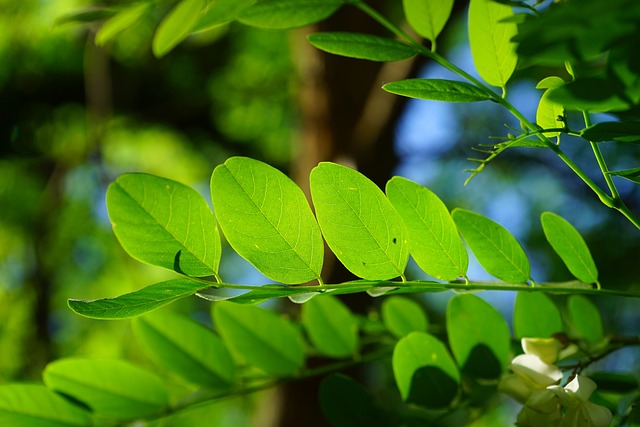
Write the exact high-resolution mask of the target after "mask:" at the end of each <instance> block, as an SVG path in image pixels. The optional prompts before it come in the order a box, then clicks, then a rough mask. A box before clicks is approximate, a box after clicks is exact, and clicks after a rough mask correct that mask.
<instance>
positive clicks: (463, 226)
mask: <svg viewBox="0 0 640 427" xmlns="http://www.w3.org/2000/svg"><path fill="white" fill-rule="evenodd" d="M452 216H453V221H454V222H455V223H456V226H457V227H458V230H459V231H460V233H461V234H462V237H464V240H465V241H466V242H467V245H469V248H471V251H472V252H473V254H474V255H475V256H476V258H477V259H478V262H479V263H480V265H482V267H483V268H484V269H485V270H487V273H489V274H491V275H492V276H494V277H496V278H498V279H500V280H504V281H505V282H508V283H524V282H526V281H527V280H529V276H530V274H531V267H530V265H529V260H528V259H527V256H526V255H525V253H524V251H523V250H522V247H521V246H520V244H519V243H518V241H517V240H516V239H515V237H513V236H512V235H511V233H509V231H507V229H506V228H504V227H503V226H501V225H500V224H498V223H497V222H494V221H492V220H490V219H489V218H487V217H485V216H482V215H480V214H478V213H475V212H471V211H467V210H464V209H455V210H454V211H453V214H452Z"/></svg>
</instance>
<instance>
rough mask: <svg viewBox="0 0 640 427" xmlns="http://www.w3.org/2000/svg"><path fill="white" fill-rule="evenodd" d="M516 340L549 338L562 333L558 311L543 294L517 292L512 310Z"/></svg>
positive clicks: (560, 317)
mask: <svg viewBox="0 0 640 427" xmlns="http://www.w3.org/2000/svg"><path fill="white" fill-rule="evenodd" d="M513 329H514V331H515V335H516V337H517V338H550V337H551V336H552V335H553V334H556V333H558V332H563V331H564V326H563V324H562V316H561V315H560V310H559V309H558V307H556V305H555V304H554V303H553V301H552V300H551V298H549V297H548V296H547V295H545V294H543V293H533V292H532V293H528V292H518V295H516V302H515V308H514V310H513Z"/></svg>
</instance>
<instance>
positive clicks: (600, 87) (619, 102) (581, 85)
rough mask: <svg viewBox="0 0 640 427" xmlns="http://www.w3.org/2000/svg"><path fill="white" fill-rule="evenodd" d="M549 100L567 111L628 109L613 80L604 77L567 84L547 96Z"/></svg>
mask: <svg viewBox="0 0 640 427" xmlns="http://www.w3.org/2000/svg"><path fill="white" fill-rule="evenodd" d="M549 99H550V100H551V101H554V102H557V103H558V104H562V105H564V108H566V109H567V110H577V111H591V112H607V111H619V110H626V109H628V108H629V105H628V104H627V102H625V101H624V100H623V99H622V98H621V97H620V95H619V94H618V87H617V86H616V84H615V82H614V81H613V79H608V78H606V77H587V78H582V79H578V80H576V81H574V82H571V83H567V84H566V85H564V86H561V87H559V88H556V89H555V90H554V91H553V93H551V94H549Z"/></svg>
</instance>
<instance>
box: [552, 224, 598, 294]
mask: <svg viewBox="0 0 640 427" xmlns="http://www.w3.org/2000/svg"><path fill="white" fill-rule="evenodd" d="M540 219H541V221H542V229H543V230H544V235H545V237H546V238H547V241H549V244H551V247H553V250H554V251H556V253H557V254H558V255H560V258H562V261H563V262H564V263H565V265H566V266H567V268H568V269H569V271H570V272H571V274H573V275H574V276H575V277H576V278H577V279H578V280H580V281H582V282H584V283H598V269H597V268H596V264H595V263H594V262H593V258H592V257H591V252H589V248H588V247H587V244H586V243H585V241H584V239H583V238H582V236H581V235H580V233H579V232H578V230H576V229H575V228H574V227H573V225H571V224H570V223H569V221H567V220H566V219H564V218H562V217H561V216H560V215H556V214H554V213H552V212H544V213H543V214H542V215H541V217H540Z"/></svg>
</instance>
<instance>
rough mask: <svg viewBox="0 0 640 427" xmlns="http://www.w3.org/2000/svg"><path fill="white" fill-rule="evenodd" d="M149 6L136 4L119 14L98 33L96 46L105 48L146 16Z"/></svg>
mask: <svg viewBox="0 0 640 427" xmlns="http://www.w3.org/2000/svg"><path fill="white" fill-rule="evenodd" d="M148 7H149V5H148V4H147V3H139V4H134V5H132V6H130V7H128V8H126V9H123V10H121V11H120V12H118V13H117V14H116V15H115V16H114V17H112V18H110V19H109V20H108V21H107V22H105V23H104V24H103V25H102V27H100V29H99V30H98V32H97V33H96V39H95V41H96V45H98V46H104V45H105V44H106V43H107V42H108V41H109V40H112V39H113V38H114V37H116V36H117V35H118V34H120V33H121V32H123V31H124V30H126V29H128V28H129V27H131V26H133V24H135V23H136V22H138V21H139V20H140V18H142V17H143V16H144V13H145V12H146V11H147V8H148Z"/></svg>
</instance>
